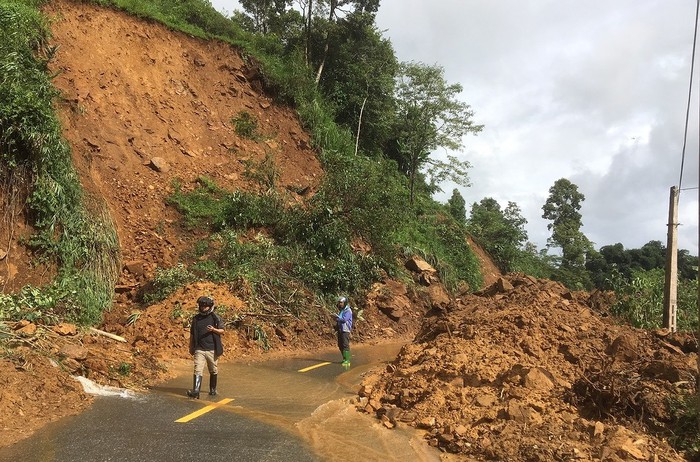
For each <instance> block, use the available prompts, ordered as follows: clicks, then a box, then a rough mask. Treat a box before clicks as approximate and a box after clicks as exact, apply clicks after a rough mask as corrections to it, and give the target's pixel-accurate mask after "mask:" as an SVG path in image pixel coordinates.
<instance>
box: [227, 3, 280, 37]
mask: <svg viewBox="0 0 700 462" xmlns="http://www.w3.org/2000/svg"><path fill="white" fill-rule="evenodd" d="M239 3H240V5H241V7H242V8H243V11H245V12H246V13H247V14H246V15H245V17H246V18H247V19H248V21H247V23H248V24H249V26H250V27H251V28H252V31H253V32H260V33H262V34H268V33H271V32H279V26H280V24H281V23H282V18H283V16H284V15H285V14H286V12H287V6H289V5H290V4H291V1H290V0H239ZM275 26H277V27H275Z"/></svg>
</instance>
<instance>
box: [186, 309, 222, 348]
mask: <svg viewBox="0 0 700 462" xmlns="http://www.w3.org/2000/svg"><path fill="white" fill-rule="evenodd" d="M209 316H211V318H212V322H211V325H212V326H214V327H216V328H217V329H223V328H224V323H223V321H222V320H221V317H220V316H219V315H218V314H216V313H214V312H213V311H212V312H211V313H207V314H201V313H197V314H196V315H195V316H194V317H193V318H192V323H191V325H190V354H191V355H193V354H194V350H195V347H196V346H197V334H198V333H197V332H195V329H196V328H197V321H198V320H201V319H202V318H206V317H209ZM211 335H212V339H213V340H214V355H216V356H221V355H222V354H224V345H223V343H222V342H221V336H220V335H217V334H214V333H212V334H211Z"/></svg>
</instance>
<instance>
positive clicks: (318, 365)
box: [297, 362, 333, 372]
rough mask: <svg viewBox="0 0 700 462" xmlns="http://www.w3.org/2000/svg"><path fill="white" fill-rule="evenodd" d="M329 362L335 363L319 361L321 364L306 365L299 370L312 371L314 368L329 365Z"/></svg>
mask: <svg viewBox="0 0 700 462" xmlns="http://www.w3.org/2000/svg"><path fill="white" fill-rule="evenodd" d="M329 364H333V363H328V362H327V363H319V364H316V365H313V366H309V367H305V368H304V369H299V370H298V371H297V372H308V371H311V370H313V369H317V368H319V367H323V366H327V365H329Z"/></svg>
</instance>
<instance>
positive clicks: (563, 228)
mask: <svg viewBox="0 0 700 462" xmlns="http://www.w3.org/2000/svg"><path fill="white" fill-rule="evenodd" d="M584 200H585V196H584V195H583V194H582V193H581V192H579V190H578V186H576V185H575V184H573V183H572V182H570V181H569V180H567V179H566V178H561V179H559V180H557V181H555V182H554V185H553V186H552V187H551V188H549V197H548V198H547V202H546V203H545V204H544V205H543V206H542V210H543V212H544V213H543V214H542V218H545V219H547V220H551V221H552V222H551V223H550V224H548V225H547V229H549V230H550V231H551V232H552V235H551V236H550V237H549V240H548V244H549V245H550V246H553V247H560V248H561V249H562V258H561V264H560V267H559V269H558V270H559V271H558V273H559V275H558V276H557V277H556V279H558V280H560V281H561V282H564V283H565V284H566V285H567V286H569V287H571V288H576V289H583V288H588V287H590V286H591V282H590V278H589V277H588V274H587V273H586V271H585V264H586V253H587V252H588V251H589V250H590V249H591V248H592V246H591V242H590V241H589V240H588V238H587V237H586V236H585V235H584V234H583V233H582V232H581V227H582V226H583V222H582V220H581V214H580V213H579V210H580V209H581V204H582V203H583V201H584Z"/></svg>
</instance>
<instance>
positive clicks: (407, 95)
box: [395, 62, 483, 204]
mask: <svg viewBox="0 0 700 462" xmlns="http://www.w3.org/2000/svg"><path fill="white" fill-rule="evenodd" d="M461 92H462V86H461V85H459V84H448V83H447V82H446V81H445V78H444V70H443V68H442V67H440V66H428V65H425V64H422V63H415V62H411V63H403V64H402V65H401V69H400V73H399V78H398V81H397V88H396V105H397V115H396V133H395V137H396V148H397V152H396V153H395V154H396V155H397V156H398V159H397V160H398V161H399V165H400V166H401V167H402V169H403V171H404V173H405V174H406V175H407V177H408V181H409V190H410V195H409V201H410V203H411V204H413V202H414V194H415V189H416V182H417V179H418V178H419V174H420V173H421V170H422V169H423V168H426V167H427V173H428V175H429V176H430V177H431V181H432V182H433V183H434V184H438V183H440V182H442V181H444V180H446V179H449V180H451V181H453V182H454V183H456V184H458V185H462V186H469V178H468V176H467V169H468V168H469V167H470V165H469V162H467V161H459V160H458V159H457V158H456V157H455V156H452V155H448V156H447V161H442V160H439V159H436V158H434V157H431V155H432V153H433V151H434V150H435V149H437V148H440V147H442V148H445V149H450V150H459V149H461V148H462V147H463V142H462V139H463V136H464V135H466V134H467V133H478V132H479V131H481V129H482V128H483V126H482V125H475V124H474V122H473V121H472V116H473V115H474V114H473V111H472V110H471V107H470V106H469V105H468V104H466V103H464V102H462V101H459V100H458V99H457V95H458V94H459V93H461Z"/></svg>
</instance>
